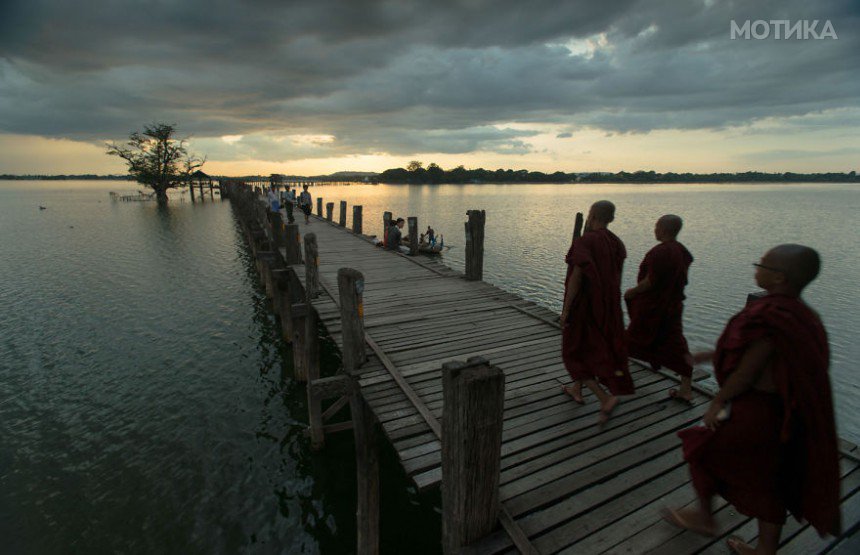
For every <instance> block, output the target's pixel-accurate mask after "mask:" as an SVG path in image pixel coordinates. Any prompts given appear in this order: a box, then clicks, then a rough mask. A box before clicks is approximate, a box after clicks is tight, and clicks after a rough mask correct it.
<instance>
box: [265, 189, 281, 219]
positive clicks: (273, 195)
mask: <svg viewBox="0 0 860 555" xmlns="http://www.w3.org/2000/svg"><path fill="white" fill-rule="evenodd" d="M266 197H267V198H268V199H269V210H271V211H272V212H280V211H281V204H280V203H279V202H278V193H277V192H276V191H275V185H274V184H273V185H269V192H268V193H266Z"/></svg>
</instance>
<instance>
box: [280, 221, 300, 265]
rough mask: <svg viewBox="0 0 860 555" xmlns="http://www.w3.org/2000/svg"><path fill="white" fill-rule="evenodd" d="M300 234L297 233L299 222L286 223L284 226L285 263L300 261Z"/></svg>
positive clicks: (297, 262) (298, 262)
mask: <svg viewBox="0 0 860 555" xmlns="http://www.w3.org/2000/svg"><path fill="white" fill-rule="evenodd" d="M301 240H302V236H301V233H299V224H287V225H285V226H284V251H285V253H286V255H285V256H284V262H285V263H286V264H301V263H302V250H301V249H302V247H301Z"/></svg>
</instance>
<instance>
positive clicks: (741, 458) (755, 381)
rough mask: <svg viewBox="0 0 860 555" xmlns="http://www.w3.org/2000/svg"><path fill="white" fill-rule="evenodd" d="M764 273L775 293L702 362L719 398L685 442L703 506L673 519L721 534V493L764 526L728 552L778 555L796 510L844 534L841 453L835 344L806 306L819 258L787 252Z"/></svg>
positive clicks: (773, 255)
mask: <svg viewBox="0 0 860 555" xmlns="http://www.w3.org/2000/svg"><path fill="white" fill-rule="evenodd" d="M755 266H756V273H755V279H756V283H758V285H759V286H760V287H762V288H763V289H765V290H766V291H767V293H768V294H767V295H766V296H764V297H762V298H760V299H757V300H754V301H751V302H750V303H749V304H748V305H747V306H746V308H744V309H743V310H742V311H741V312H740V313H738V314H737V315H736V316H734V317H733V318H732V319H731V320H730V321H729V323H728V325H727V326H726V329H725V331H724V332H723V335H722V336H721V337H720V339H719V341H718V342H717V350H716V352H715V353H707V354H703V357H699V356H698V355H697V358H704V357H706V356H708V355H710V356H712V357H713V360H714V372H715V374H716V377H717V381H718V382H719V384H720V391H719V393H717V395H716V396H715V397H714V400H713V401H712V402H711V405H710V407H708V410H707V412H706V413H705V416H704V418H703V421H704V424H705V426H704V427H695V428H689V429H687V430H684V431H682V432H679V434H678V435H680V436H681V439H682V441H683V444H684V458H685V459H686V460H687V462H688V464H689V466H690V474H691V476H692V480H693V486H694V488H695V490H696V493H697V495H698V497H699V505H698V507H696V508H689V509H680V510H671V509H669V510H667V511H666V515H665V516H666V518H667V519H668V520H669V521H670V522H672V523H673V524H675V525H677V526H681V527H684V528H687V529H689V530H692V531H695V532H698V533H702V534H711V535H713V534H715V533H716V525H715V522H714V519H713V516H712V512H711V500H712V499H713V496H714V495H717V494H719V495H721V496H722V497H723V498H724V499H725V500H726V501H728V502H729V503H731V504H732V505H734V506H735V508H736V509H737V510H738V511H739V512H741V513H743V514H745V515H747V516H750V517H752V518H755V519H757V520H758V528H759V535H758V541H757V545H756V546H755V547H753V546H750V545H747V544H746V543H744V542H743V541H741V540H740V539H739V538H736V537H733V538H730V539H729V540H728V545H729V548H730V549H731V550H732V551H734V552H735V553H776V550H777V548H778V547H779V537H780V532H781V530H782V525H783V523H784V522H785V518H786V512H787V511H788V512H791V513H792V514H793V515H794V516H795V517H797V518H798V519H805V520H806V521H807V522H809V524H811V525H812V526H813V527H814V528H815V529H816V530H817V531H818V533H819V534H821V535H827V534H831V535H836V534H839V532H840V527H841V523H840V513H839V466H838V458H839V454H838V447H837V436H836V426H835V424H834V418H833V402H832V397H831V390H830V379H829V377H828V373H827V369H828V365H829V351H828V345H827V335H826V332H825V330H824V326H823V325H822V324H821V320H820V319H819V317H818V315H817V314H816V313H815V312H814V311H813V310H812V309H810V308H809V307H808V306H807V305H806V304H805V303H804V302H803V301H802V300H801V299H800V293H801V291H803V288H804V287H806V285H808V284H809V282H811V281H812V280H813V279H815V277H816V276H817V275H818V270H819V267H820V261H819V258H818V253H817V252H815V251H814V250H812V249H810V248H809V247H804V246H801V245H780V246H778V247H776V248H773V249H771V250H770V251H768V252H767V253H766V254H765V255H764V256H763V257H762V259H761V262H760V263H757V264H756V265H755Z"/></svg>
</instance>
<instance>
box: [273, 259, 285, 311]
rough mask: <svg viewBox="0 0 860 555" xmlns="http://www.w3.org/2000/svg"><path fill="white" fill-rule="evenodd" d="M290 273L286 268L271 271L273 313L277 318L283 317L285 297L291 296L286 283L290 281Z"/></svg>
mask: <svg viewBox="0 0 860 555" xmlns="http://www.w3.org/2000/svg"><path fill="white" fill-rule="evenodd" d="M287 272H289V270H288V269H286V268H276V269H273V270H272V271H271V274H272V312H274V313H275V316H281V313H282V312H283V310H284V297H285V296H287V295H288V294H289V290H288V288H287V286H286V285H285V284H286V281H287V279H289V276H288V275H287Z"/></svg>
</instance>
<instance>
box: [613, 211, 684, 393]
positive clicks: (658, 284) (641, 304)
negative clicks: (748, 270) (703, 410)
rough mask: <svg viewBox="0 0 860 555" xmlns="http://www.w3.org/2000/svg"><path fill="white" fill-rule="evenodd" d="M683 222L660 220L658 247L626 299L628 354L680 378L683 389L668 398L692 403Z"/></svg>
mask: <svg viewBox="0 0 860 555" xmlns="http://www.w3.org/2000/svg"><path fill="white" fill-rule="evenodd" d="M682 226H683V221H682V220H681V218H680V217H678V216H675V215H673V214H667V215H665V216H662V217H661V218H660V219H659V220H657V224H656V225H655V226H654V236H655V237H656V238H657V240H658V241H659V242H660V243H659V244H658V245H657V246H656V247H654V248H653V249H651V250H650V251H648V254H646V255H645V258H644V259H643V260H642V264H641V265H640V266H639V276H638V278H637V284H636V287H632V288H630V289H628V290H627V291H626V292H625V293H624V300H625V301H627V313H628V314H629V315H630V325H629V326H628V327H627V349H628V350H629V352H630V356H632V357H633V358H638V359H640V360H643V361H645V362H648V363H649V364H651V367H652V368H655V369H658V368H660V367H661V366H665V367H666V368H668V369H670V370H673V371H675V372H677V373H678V375H680V376H681V387H680V388H679V389H677V390H676V389H673V390H671V391H669V396H670V397H672V398H674V399H678V400H680V401H683V402H686V403H690V402H691V401H692V400H693V392H692V388H691V385H692V375H693V359H692V356H691V355H690V349H689V347H687V340H686V339H685V338H684V326H683V315H684V299H685V297H684V288H685V287H686V286H687V270H688V269H689V267H690V264H692V263H693V256H692V255H691V254H690V251H688V250H687V248H686V247H685V246H684V245H682V244H681V243H680V242H678V233H680V231H681V227H682Z"/></svg>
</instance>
